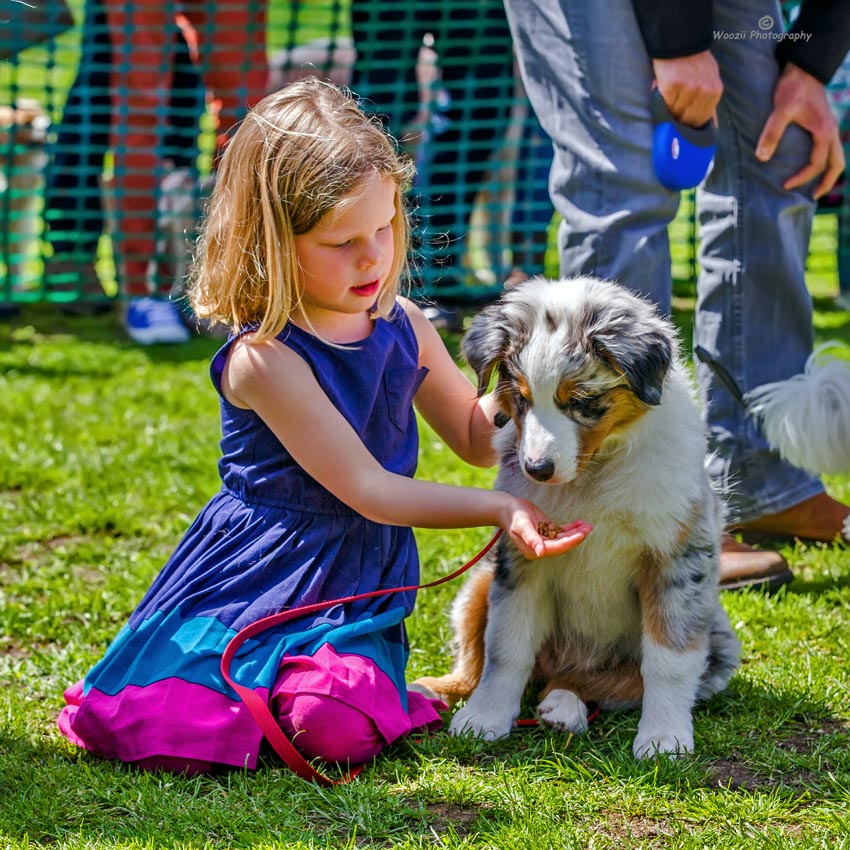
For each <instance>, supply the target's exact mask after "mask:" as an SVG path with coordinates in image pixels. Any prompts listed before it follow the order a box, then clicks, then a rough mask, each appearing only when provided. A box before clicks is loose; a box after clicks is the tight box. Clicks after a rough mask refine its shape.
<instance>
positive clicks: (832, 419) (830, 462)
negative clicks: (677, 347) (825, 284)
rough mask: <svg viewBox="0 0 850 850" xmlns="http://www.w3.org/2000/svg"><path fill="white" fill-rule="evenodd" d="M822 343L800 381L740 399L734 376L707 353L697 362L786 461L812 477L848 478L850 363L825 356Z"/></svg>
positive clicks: (781, 383)
mask: <svg viewBox="0 0 850 850" xmlns="http://www.w3.org/2000/svg"><path fill="white" fill-rule="evenodd" d="M840 346H841V344H840V343H838V342H826V343H823V344H822V345H820V346H818V347H817V348H816V349H815V350H814V351H813V352H812V353H811V355H809V359H808V360H807V361H806V367H805V370H804V371H803V372H801V373H800V374H799V375H794V376H793V377H792V378H788V379H787V380H785V381H777V382H775V383H772V384H764V385H763V386H760V387H756V388H755V389H754V390H750V392H748V393H746V395H744V394H742V393H741V391H740V389H739V388H738V385H737V384H736V383H735V381H734V379H733V378H732V376H731V375H730V374H729V373H728V371H727V370H726V369H725V368H724V367H723V365H722V364H720V363H718V362H717V361H716V360H715V359H714V358H713V357H711V355H709V354H708V352H707V351H705V349H703V348H700V347H699V346H697V348H696V355H697V357H698V358H699V359H700V360H702V361H703V363H706V364H707V365H708V366H710V367H711V369H712V371H713V372H714V373H715V375H716V376H717V377H718V378H719V379H720V380H721V382H722V383H723V384H724V385H725V386H726V387H727V389H728V390H729V391H730V392H731V393H732V395H733V396H735V398H736V399H737V400H738V401H739V402H741V404H743V406H744V407H745V408H746V410H747V412H748V413H749V414H750V415H751V416H753V417H754V418H755V419H756V420H758V422H759V424H760V426H761V430H762V433H763V434H764V436H765V439H766V440H767V442H768V443H769V444H770V446H771V447H772V448H773V449H775V450H776V451H778V452H779V454H780V455H782V457H783V458H785V460H787V461H788V462H789V463H793V464H794V466H798V467H800V468H801V469H805V470H807V471H808V472H812V473H815V474H816V475H838V474H842V473H846V472H850V361H847V360H842V359H840V358H838V357H834V356H831V355H827V354H826V353H825V352H826V351H828V350H829V349H833V348H836V349H837V348H839V347H840Z"/></svg>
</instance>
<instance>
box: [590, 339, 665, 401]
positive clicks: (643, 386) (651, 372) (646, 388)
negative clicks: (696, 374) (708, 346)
mask: <svg viewBox="0 0 850 850" xmlns="http://www.w3.org/2000/svg"><path fill="white" fill-rule="evenodd" d="M590 343H591V345H592V346H593V350H594V351H595V352H596V354H597V355H599V357H601V358H602V359H603V360H605V361H607V362H608V363H609V364H610V365H611V366H612V367H613V368H615V369H617V370H618V371H620V372H622V373H623V374H624V375H625V376H626V379H627V380H628V382H629V386H630V387H631V388H632V392H633V393H634V394H635V395H636V396H637V397H638V398H639V399H640V400H641V401H642V402H643V403H644V404H649V405H652V406H655V405H657V404H660V403H661V387H662V385H663V383H664V378H665V376H666V375H667V370H668V369H669V368H670V364H671V362H672V360H673V344H672V342H671V341H670V337H669V335H668V334H666V333H664V332H663V331H661V330H656V329H647V330H646V331H645V332H644V333H640V334H634V335H631V334H628V335H624V334H622V333H616V332H615V333H606V332H605V331H600V332H599V333H596V334H594V335H593V336H592V337H591V338H590Z"/></svg>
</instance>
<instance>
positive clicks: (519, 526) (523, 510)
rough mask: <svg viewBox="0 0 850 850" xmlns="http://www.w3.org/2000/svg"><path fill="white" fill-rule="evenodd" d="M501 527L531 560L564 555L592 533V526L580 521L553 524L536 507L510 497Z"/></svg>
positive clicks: (530, 503)
mask: <svg viewBox="0 0 850 850" xmlns="http://www.w3.org/2000/svg"><path fill="white" fill-rule="evenodd" d="M502 528H504V530H505V531H506V532H507V534H508V536H509V537H510V538H511V542H512V543H513V544H514V545H515V546H516V547H517V549H519V551H520V553H521V554H522V555H523V556H524V557H526V558H528V559H529V560H530V561H534V560H536V559H537V558H548V557H551V556H553V555H563V554H564V552H567V551H569V550H570V549H572V548H573V547H575V546H578V544H579V543H581V542H582V541H583V540H584V538H585V537H587V535H588V534H590V532H591V531H592V530H593V526H592V525H590V523H587V522H584V521H583V520H576V521H575V522H571V523H569V524H568V525H559V524H558V523H555V522H552V521H551V520H550V519H549V517H547V516H546V514H544V513H543V511H541V510H540V508H538V507H537V506H536V505H535V504H533V503H532V502H529V501H528V500H527V499H519V498H512V499H511V500H510V502H509V503H508V505H507V506H506V510H505V522H504V524H503V525H502Z"/></svg>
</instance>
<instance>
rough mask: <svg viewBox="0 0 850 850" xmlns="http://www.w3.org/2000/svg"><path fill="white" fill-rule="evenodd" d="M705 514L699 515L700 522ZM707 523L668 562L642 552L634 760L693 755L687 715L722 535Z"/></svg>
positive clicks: (702, 661) (704, 655)
mask: <svg viewBox="0 0 850 850" xmlns="http://www.w3.org/2000/svg"><path fill="white" fill-rule="evenodd" d="M705 515H706V514H705V513H703V514H702V516H705ZM712 529H713V526H712V525H711V524H710V523H709V522H708V521H706V522H705V523H703V524H702V525H701V524H696V525H695V527H694V529H693V530H692V536H691V538H690V540H688V541H686V545H685V546H684V547H683V548H682V550H681V551H680V552H678V553H677V554H676V555H674V556H673V557H664V556H662V555H660V554H655V555H653V554H652V553H647V555H646V557H645V560H644V564H643V567H644V568H643V570H642V573H641V575H640V577H639V578H638V594H639V596H640V603H641V609H642V617H643V635H642V638H641V651H642V658H641V665H640V672H641V675H642V677H643V708H642V711H641V718H640V723H639V725H638V734H637V737H636V738H635V741H634V745H633V748H632V749H633V752H634V754H635V757H636V758H639V759H643V758H650V757H652V756H654V755H656V754H662V753H667V754H671V755H678V754H680V753H687V752H691V751H692V750H693V748H694V727H693V718H692V716H691V711H692V709H693V705H694V702H696V697H697V692H698V690H699V686H700V680H701V679H702V676H703V674H704V673H705V669H706V664H707V661H708V636H709V633H710V630H711V623H712V621H713V617H714V607H715V606H716V605H717V563H718V549H719V540H720V535H719V533H717V534H716V535H715V534H714V533H713V531H712Z"/></svg>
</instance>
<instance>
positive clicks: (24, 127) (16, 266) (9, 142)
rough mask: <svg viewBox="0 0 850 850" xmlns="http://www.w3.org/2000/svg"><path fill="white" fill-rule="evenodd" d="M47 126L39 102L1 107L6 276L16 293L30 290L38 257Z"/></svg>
mask: <svg viewBox="0 0 850 850" xmlns="http://www.w3.org/2000/svg"><path fill="white" fill-rule="evenodd" d="M49 126H50V118H49V117H48V116H47V114H46V113H45V112H44V110H42V108H41V107H40V106H39V104H38V102H37V101H35V100H32V99H29V98H21V99H19V100H18V101H17V102H16V103H15V105H14V106H8V105H0V226H2V232H3V233H4V234H5V235H4V238H3V260H4V262H5V263H6V272H7V275H8V277H9V278H11V282H12V286H13V287H14V288H16V289H20V288H24V287H25V286H26V284H27V279H26V275H27V270H28V267H29V266H30V265H31V264H32V263H33V261H34V260H35V259H36V258H37V256H38V240H39V237H40V227H41V219H40V216H39V211H40V208H41V195H42V189H43V185H44V169H45V166H46V165H47V152H46V142H47V130H48V128H49Z"/></svg>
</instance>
